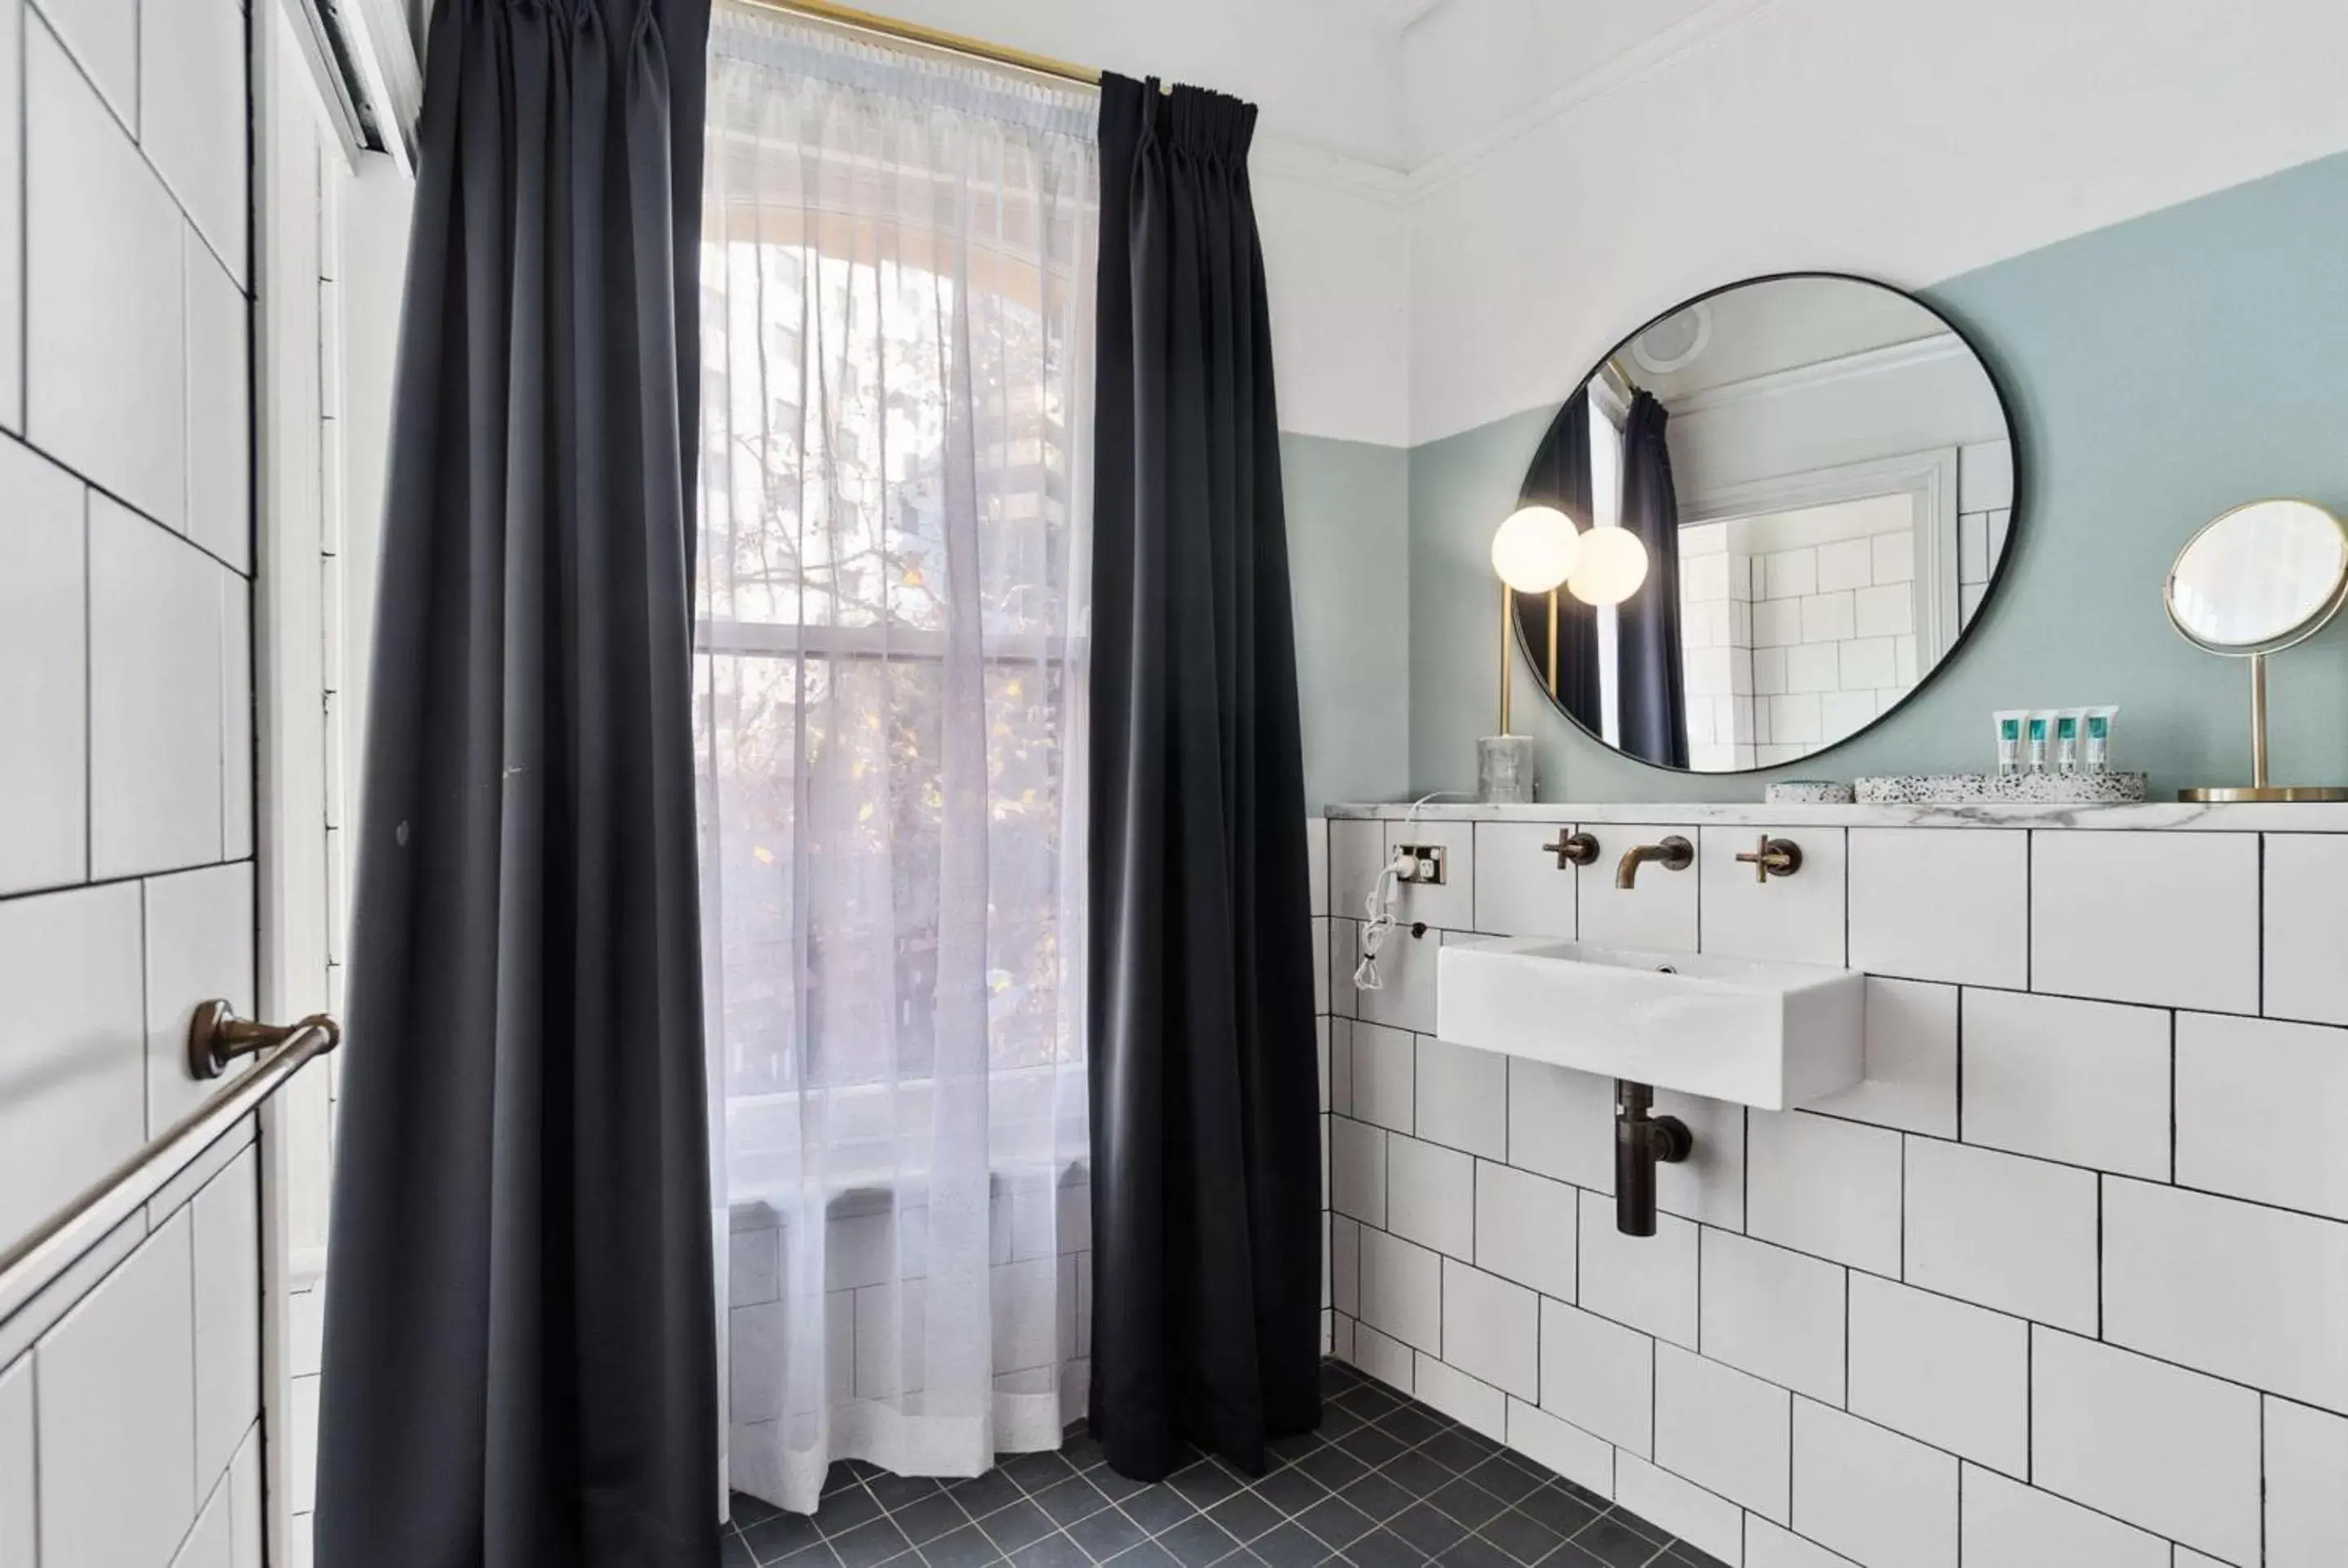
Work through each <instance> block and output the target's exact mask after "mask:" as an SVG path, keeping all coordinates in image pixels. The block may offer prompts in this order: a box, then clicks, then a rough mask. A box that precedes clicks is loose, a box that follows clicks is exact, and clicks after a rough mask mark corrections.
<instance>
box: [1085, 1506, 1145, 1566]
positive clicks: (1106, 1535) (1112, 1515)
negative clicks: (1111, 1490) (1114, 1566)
mask: <svg viewBox="0 0 2348 1568" xmlns="http://www.w3.org/2000/svg"><path fill="white" fill-rule="evenodd" d="M1068 1535H1069V1537H1070V1539H1072V1540H1074V1541H1075V1542H1076V1544H1077V1545H1079V1546H1081V1547H1083V1548H1084V1549H1085V1555H1086V1556H1087V1557H1090V1558H1091V1559H1092V1560H1093V1561H1094V1562H1096V1563H1106V1562H1107V1561H1108V1560H1109V1559H1110V1558H1112V1557H1114V1556H1116V1555H1117V1553H1120V1552H1123V1551H1126V1550H1127V1549H1128V1548H1129V1547H1131V1546H1133V1545H1134V1544H1135V1543H1136V1542H1140V1541H1143V1540H1145V1539H1147V1535H1146V1532H1144V1531H1143V1530H1142V1528H1141V1526H1139V1525H1138V1524H1136V1523H1135V1522H1133V1521H1132V1520H1130V1519H1128V1518H1127V1517H1126V1516H1125V1511H1124V1510H1122V1509H1119V1508H1104V1509H1102V1510H1101V1511H1100V1512H1098V1513H1096V1514H1094V1515H1093V1516H1092V1517H1091V1518H1090V1519H1085V1520H1079V1521H1078V1522H1076V1523H1075V1524H1073V1525H1071V1526H1070V1527H1069V1529H1068Z"/></svg>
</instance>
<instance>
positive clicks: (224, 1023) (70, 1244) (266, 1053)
mask: <svg viewBox="0 0 2348 1568" xmlns="http://www.w3.org/2000/svg"><path fill="white" fill-rule="evenodd" d="M342 1038H343V1031H342V1028H341V1026H340V1025H338V1024H337V1023H335V1020H333V1019H331V1018H328V1017H326V1016H325V1015H324V1013H318V1014H314V1015H313V1016H311V1017H309V1018H305V1019H304V1020H302V1021H301V1022H299V1023H295V1024H286V1025H283V1026H271V1025H266V1024H256V1023H252V1022H250V1021H248V1020H243V1019H240V1018H238V1017H237V1016H236V1011H235V1009H233V1008H232V1007H230V1006H229V1004H228V1003H226V1002H224V1001H210V1002H206V1003H204V1004H203V1005H202V1006H201V1007H199V1008H198V1009H196V1014H195V1018H194V1020H192V1021H191V1023H190V1025H189V1028H188V1071H189V1072H190V1073H191V1075H192V1076H194V1077H196V1078H199V1079H210V1078H217V1077H219V1076H220V1075H221V1072H223V1071H226V1070H227V1067H228V1065H229V1063H230V1062H232V1061H235V1060H236V1059H237V1058H239V1057H241V1056H254V1057H256V1058H257V1059H258V1061H257V1062H256V1065H255V1066H254V1067H253V1068H252V1071H249V1072H246V1073H244V1074H243V1075H242V1076H241V1077H239V1078H237V1079H236V1080H234V1081H232V1082H230V1083H228V1084H227V1085H225V1086H224V1087H222V1088H221V1090H220V1091H219V1092H217V1093H215V1094H213V1095H211V1097H210V1098H208V1099H206V1100H205V1101H204V1102H203V1103H202V1104H201V1105H199V1106H197V1107H196V1108H195V1109H194V1110H192V1111H191V1112H188V1113H187V1114H186V1115H184V1116H182V1117H180V1119H179V1120H178V1121H176V1122H172V1123H171V1124H170V1126H169V1127H167V1128H165V1129H164V1130H163V1131H162V1132H160V1133H158V1134H156V1135H155V1136H154V1137H153V1138H150V1139H149V1140H148V1141H147V1143H146V1145H145V1146H144V1147H143V1148H141V1149H139V1151H138V1152H137V1153H133V1154H132V1155H130V1156H129V1158H128V1159H126V1160H124V1161H123V1162H122V1163H120V1164H118V1165H116V1166H115V1167H114V1168H113V1169H112V1170H110V1171H108V1173H106V1174H105V1175H103V1176H101V1177H99V1178H98V1180H97V1181H95V1182H93V1183H91V1184H90V1185H89V1186H88V1187H87V1188H85V1189H84V1190H83V1191H82V1193H81V1194H79V1195H78V1196H77V1197H76V1198H74V1199H73V1201H72V1202H70V1203H68V1204H66V1205H65V1207H63V1208H61V1209H59V1210H58V1211H57V1213H56V1214H52V1215H50V1216H49V1217H48V1218H47V1219H46V1220H45V1221H43V1222H42V1223H41V1224H40V1225H36V1226H35V1227H34V1229H33V1231H32V1232H31V1234H29V1235H25V1236H23V1237H20V1238H19V1239H18V1240H16V1241H15V1242H14V1243H12V1244H11V1245H9V1246H8V1247H7V1248H5V1250H0V1319H5V1318H6V1317H8V1316H9V1315H10V1314H12V1313H14V1312H15V1310H16V1309H17V1308H18V1307H22V1306H24V1305H25V1303H26V1301H28V1300H30V1299H31V1298H32V1296H34V1294H35V1293H36V1292H37V1291H38V1290H39V1289H40V1288H41V1287H42V1286H45V1285H46V1284H47V1283H48V1282H49V1281H50V1280H51V1279H53V1278H55V1277H56V1276H57V1275H58V1274H59V1273H61V1272H63V1270H64V1269H65V1266H67V1264H69V1263H71V1262H72V1261H73V1260H74V1259H75V1258H76V1257H78V1256H79V1255H81V1254H82V1253H83V1252H85V1251H87V1250H88V1247H89V1246H90V1245H92V1244H94V1243H95V1242H97V1241H98V1239H99V1238H100V1237H102V1236H104V1235H106V1234H107V1233H108V1232H109V1231H111V1230H112V1229H113V1228H114V1227H115V1226H116V1225H120V1224H121V1223H122V1222H123V1221H124V1220H126V1219H129V1217H130V1216H131V1214H133V1213H135V1212H136V1211H137V1210H138V1208H139V1205H140V1204H144V1203H145V1202H146V1201H147V1200H148V1199H149V1198H151V1197H153V1196H154V1195H155V1194H156V1193H157V1192H159V1191H160V1190H161V1189H162V1186H163V1184H165V1183H166V1182H168V1181H170V1179H171V1177H173V1176H174V1175H176V1174H178V1173H179V1172H180V1170H181V1169H182V1168H184V1167H185V1166H186V1165H187V1163H189V1162H190V1161H191V1160H193V1159H194V1158H195V1157H196V1156H197V1155H198V1154H200V1153H202V1152H203V1150H204V1149H205V1147H206V1146H207V1145H209V1144H210V1143H211V1142H212V1141H213V1140H214V1139H216V1138H218V1137H219V1136H220V1135H221V1133H222V1132H226V1131H228V1129H229V1128H230V1127H231V1126H232V1125H233V1124H234V1123H235V1122H236V1121H237V1120H238V1118H240V1117H242V1116H243V1115H244V1114H245V1113H246V1112H250V1111H252V1109H253V1108H254V1107H256V1106H258V1105H260V1104H261V1103H262V1102H263V1101H265V1100H267V1099H268V1098H269V1097H270V1096H271V1095H273V1094H274V1093H276V1092H277V1091H278V1090H280V1089H282V1088H283V1087H284V1086H285V1083H286V1081H288V1080H290V1079H291V1078H292V1077H293V1075H294V1074H295V1073H297V1072H299V1071H302V1069H304V1067H306V1066H308V1065H309V1064H310V1063H311V1062H312V1061H314V1060H315V1059H317V1058H318V1057H321V1056H324V1054H325V1053H326V1052H328V1051H330V1050H334V1049H335V1046H337V1045H339V1044H340V1043H342Z"/></svg>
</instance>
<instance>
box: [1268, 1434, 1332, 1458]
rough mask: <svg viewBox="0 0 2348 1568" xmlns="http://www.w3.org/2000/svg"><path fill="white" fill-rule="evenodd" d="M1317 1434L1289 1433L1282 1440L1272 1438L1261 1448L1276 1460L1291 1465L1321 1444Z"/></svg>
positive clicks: (1319, 1435)
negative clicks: (1270, 1452)
mask: <svg viewBox="0 0 2348 1568" xmlns="http://www.w3.org/2000/svg"><path fill="white" fill-rule="evenodd" d="M1321 1444H1322V1437H1321V1434H1320V1433H1319V1432H1291V1433H1290V1434H1289V1435H1288V1436H1286V1437H1284V1438H1274V1439H1272V1441H1270V1442H1268V1443H1266V1444H1264V1445H1263V1446H1264V1447H1265V1448H1266V1449H1268V1450H1271V1451H1272V1453H1273V1454H1274V1455H1275V1456H1277V1457H1278V1458H1281V1459H1283V1460H1288V1461H1289V1462H1290V1463H1292V1464H1293V1463H1294V1462H1295V1461H1296V1460H1301V1459H1303V1457H1304V1456H1305V1455H1306V1454H1309V1453H1311V1452H1312V1451H1313V1450H1314V1449H1317V1448H1319V1447H1320V1446H1321Z"/></svg>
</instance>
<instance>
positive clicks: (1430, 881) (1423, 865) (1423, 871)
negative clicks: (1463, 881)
mask: <svg viewBox="0 0 2348 1568" xmlns="http://www.w3.org/2000/svg"><path fill="white" fill-rule="evenodd" d="M1444 853H1445V852H1444V846H1443V845H1439V844H1404V845H1396V846H1395V854H1397V855H1406V856H1409V857H1410V869H1408V870H1407V871H1405V872H1404V873H1403V874H1402V877H1401V880H1403V881H1405V882H1416V883H1419V884H1421V885H1422V886H1430V887H1440V886H1443V885H1444V884H1445V882H1447V881H1448V880H1449V878H1448V876H1447V875H1446V868H1445V862H1444Z"/></svg>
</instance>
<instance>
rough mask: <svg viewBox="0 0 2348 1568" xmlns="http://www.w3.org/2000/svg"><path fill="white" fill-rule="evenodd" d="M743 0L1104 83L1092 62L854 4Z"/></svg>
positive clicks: (1067, 78)
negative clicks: (1081, 63)
mask: <svg viewBox="0 0 2348 1568" xmlns="http://www.w3.org/2000/svg"><path fill="white" fill-rule="evenodd" d="M739 3H740V4H742V5H747V6H750V7H751V8H752V9H754V10H759V11H779V12H781V13H783V14H784V15H792V16H807V17H811V18H813V19H814V20H816V21H819V22H829V23H831V24H832V25H833V26H839V27H852V28H854V29H855V30H857V31H858V32H860V33H873V34H877V35H879V36H881V37H884V38H894V39H898V40H900V41H901V42H903V43H909V44H921V45H925V46H928V47H930V48H932V49H943V50H945V51H946V52H947V53H949V54H955V55H963V56H969V57H970V58H972V59H974V60H984V61H986V62H988V63H989V64H990V65H996V66H1009V67H1012V68H1013V69H1014V70H1021V71H1032V72H1034V73H1035V75H1037V76H1044V77H1057V78H1058V79H1059V80H1061V81H1064V82H1074V83H1075V84H1076V86H1078V87H1094V88H1097V87H1099V86H1100V79H1101V74H1100V73H1099V72H1098V71H1097V70H1095V69H1093V68H1092V67H1089V66H1077V65H1071V64H1069V63H1068V62H1067V61H1066V60H1056V59H1054V58H1053V57H1052V56H1049V55H1035V54H1030V53H1028V52H1027V51H1026V50H1025V49H1014V48H1012V47H1011V46H1009V45H1007V44H990V43H988V42H987V41H986V40H985V39H983V38H971V37H965V36H963V35H962V34H960V33H948V32H945V31H943V30H942V29H940V28H936V27H924V26H922V25H921V24H919V23H918V22H900V21H898V20H897V19H896V18H895V17H893V16H880V15H874V14H873V13H872V12H870V11H859V10H857V9H856V8H855V7H853V6H850V5H834V4H833V3H832V0H739Z"/></svg>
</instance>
